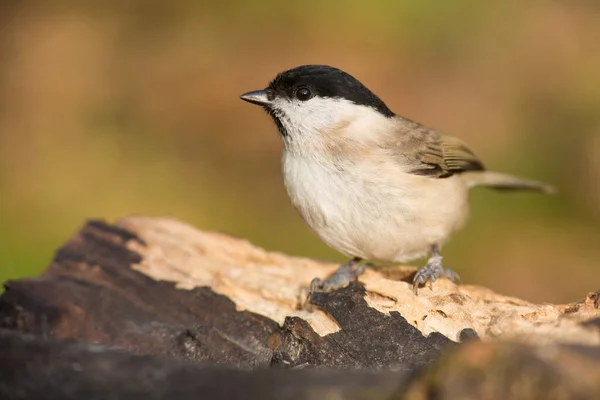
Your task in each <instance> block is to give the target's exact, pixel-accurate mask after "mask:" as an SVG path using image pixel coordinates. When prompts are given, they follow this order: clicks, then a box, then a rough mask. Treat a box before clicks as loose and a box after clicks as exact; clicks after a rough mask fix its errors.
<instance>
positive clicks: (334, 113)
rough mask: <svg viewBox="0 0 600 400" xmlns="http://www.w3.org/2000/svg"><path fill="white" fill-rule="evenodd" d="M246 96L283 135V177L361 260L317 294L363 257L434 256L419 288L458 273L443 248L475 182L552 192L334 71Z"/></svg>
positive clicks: (311, 221) (288, 76) (321, 228)
mask: <svg viewBox="0 0 600 400" xmlns="http://www.w3.org/2000/svg"><path fill="white" fill-rule="evenodd" d="M241 99H243V100H245V101H248V102H250V103H253V104H258V105H260V106H262V107H263V108H264V109H265V110H266V111H267V113H268V114H269V115H270V116H271V117H272V118H273V121H274V122H275V125H276V126H277V128H278V130H279V132H280V134H281V137H282V139H283V145H284V146H283V157H282V165H283V177H284V183H285V187H286V189H287V192H288V194H289V197H290V199H291V201H292V203H293V205H294V206H295V208H296V209H297V210H298V211H299V212H300V215H301V216H302V218H303V219H304V221H305V222H306V224H307V225H308V226H309V227H310V229H311V230H312V231H314V232H315V233H316V234H317V235H318V236H319V237H320V238H321V239H322V240H323V241H324V242H325V243H326V244H327V245H329V246H330V247H332V248H333V249H335V250H337V251H338V252H340V253H342V254H344V255H346V256H348V257H351V260H350V261H349V262H348V263H346V264H344V265H342V266H341V267H340V268H339V269H338V270H337V271H336V273H334V274H333V275H332V276H330V277H329V278H328V279H325V280H323V281H321V280H320V279H318V278H315V279H314V280H313V282H312V283H311V290H313V291H315V290H323V291H329V290H334V289H337V288H339V287H342V286H344V285H346V284H347V283H348V282H349V281H351V280H354V279H356V278H357V277H358V276H359V275H360V274H361V273H362V271H363V270H364V266H361V265H360V262H361V261H362V260H369V261H385V262H407V261H411V260H413V259H417V258H420V257H423V256H426V255H430V258H429V260H428V262H427V264H426V265H425V266H424V267H423V268H421V269H419V270H418V271H417V273H416V275H415V276H414V278H413V288H414V290H415V293H416V291H417V288H419V287H420V286H422V285H424V284H426V283H427V282H429V285H430V287H431V285H432V283H433V282H434V281H435V280H436V279H437V278H438V277H442V276H443V277H447V278H450V279H453V280H456V279H457V275H456V274H455V273H454V272H452V271H451V270H446V269H444V268H443V266H442V257H441V256H440V249H441V247H442V245H443V244H444V242H445V241H446V239H447V238H448V237H449V236H450V235H451V234H452V233H453V232H455V231H456V230H458V229H459V228H460V227H461V226H462V225H463V224H464V223H465V220H466V218H467V213H468V199H467V191H468V189H469V188H471V187H474V186H488V187H492V188H498V189H529V190H537V191H541V192H546V193H550V192H552V191H553V189H552V188H551V187H550V186H548V185H545V184H543V183H540V182H535V181H531V180H526V179H522V178H518V177H514V176H510V175H506V174H502V173H497V172H491V171H487V170H486V169H485V168H484V166H483V164H482V162H481V161H480V160H479V158H477V156H476V155H475V154H474V153H473V152H472V151H471V150H470V149H469V148H468V147H467V146H466V145H465V144H464V143H463V142H462V141H461V140H459V139H457V138H454V137H452V136H448V135H445V134H442V133H440V132H438V131H436V130H434V129H431V128H427V127H425V126H423V125H421V124H419V123H417V122H414V121H411V120H409V119H407V118H404V117H402V116H400V115H397V114H395V113H394V112H392V111H391V110H390V109H389V108H388V107H387V106H386V104H385V103H384V102H383V101H382V100H381V99H380V98H379V97H377V96H376V95H375V94H374V93H373V92H371V91H370V90H369V89H368V88H367V87H366V86H364V85H363V84H362V83H361V82H359V81H358V80H357V79H355V78H354V77H352V76H351V75H349V74H347V73H346V72H344V71H341V70H339V69H337V68H333V67H330V66H326V65H304V66H300V67H297V68H293V69H291V70H288V71H285V72H282V73H280V74H278V75H277V76H276V77H275V79H274V80H273V81H272V82H271V83H270V84H269V85H268V86H267V88H266V89H264V90H256V91H253V92H248V93H246V94H243V95H242V96H241Z"/></svg>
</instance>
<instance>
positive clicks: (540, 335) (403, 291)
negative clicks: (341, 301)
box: [117, 218, 600, 345]
mask: <svg viewBox="0 0 600 400" xmlns="http://www.w3.org/2000/svg"><path fill="white" fill-rule="evenodd" d="M117 225H118V226H120V227H122V228H125V229H127V230H128V231H130V232H134V233H135V234H136V235H137V236H138V237H140V238H141V239H143V240H144V242H145V243H147V245H142V244H141V243H140V242H138V241H131V242H130V243H129V245H128V247H129V248H130V249H133V250H135V251H136V252H137V253H139V254H140V255H141V256H142V259H141V261H140V262H139V263H136V264H135V265H134V266H133V268H134V269H136V270H137V271H140V272H142V273H144V274H145V275H148V276H150V277H152V278H154V279H157V280H164V281H170V282H176V286H177V287H178V288H182V289H191V288H194V287H198V286H208V287H210V288H212V290H214V291H215V292H217V293H220V294H223V295H225V296H227V297H228V298H230V299H231V300H232V301H233V302H234V303H235V304H236V305H237V308H238V309H243V310H248V311H252V312H255V313H257V314H261V315H264V316H266V317H268V318H270V319H273V320H274V321H276V322H277V323H280V324H281V323H283V321H284V319H285V318H286V317H289V316H298V317H300V318H302V319H304V320H306V321H308V322H309V323H310V325H311V326H312V328H313V329H314V330H315V331H316V332H317V333H318V334H320V335H327V334H329V333H333V332H336V331H337V330H338V329H339V326H338V325H337V324H336V323H335V321H334V319H332V318H331V316H330V315H328V314H327V313H326V312H323V311H322V310H320V309H319V308H316V309H315V308H313V309H310V310H308V311H303V310H301V307H300V305H301V303H302V302H303V301H304V299H305V296H306V287H307V285H308V284H309V283H310V281H311V279H312V278H314V277H324V276H326V275H327V274H329V273H331V272H332V271H333V270H334V269H335V268H337V265H335V264H331V263H324V262H318V261H315V260H310V259H306V258H295V257H289V256H286V255H283V254H280V253H274V252H267V251H265V250H263V249H260V248H258V247H256V246H253V245H252V244H250V243H249V242H247V241H245V240H241V239H238V238H234V237H231V236H227V235H224V234H221V233H212V232H203V231H199V230H197V229H194V228H193V227H191V226H189V225H186V224H183V223H181V222H178V221H176V220H170V219H161V220H158V219H154V218H127V219H123V220H121V221H119V222H118V223H117ZM414 272H415V269H414V268H411V267H395V268H393V267H392V268H386V269H381V270H379V271H367V272H366V273H365V274H364V275H363V276H362V277H361V278H360V282H362V283H364V285H365V287H366V289H367V295H366V297H365V300H366V302H367V304H368V305H369V306H370V307H373V308H375V309H376V310H378V311H380V312H382V313H385V314H386V315H389V314H390V313H392V312H398V313H399V314H400V315H402V316H403V317H404V318H405V319H406V320H407V321H408V322H409V323H410V324H412V325H413V326H414V327H416V328H417V329H419V331H421V332H422V333H423V334H424V335H428V334H430V333H432V332H439V333H441V334H442V335H444V336H446V337H448V338H450V339H451V340H458V338H459V335H460V332H461V331H462V330H463V329H465V328H470V329H473V330H475V332H477V334H478V335H479V337H481V338H482V339H484V340H485V339H511V340H518V341H523V342H530V343H535V344H543V343H550V342H554V341H560V342H567V343H580V344H593V345H598V344H600V334H599V332H598V331H597V330H594V329H590V328H589V327H586V326H584V325H582V324H581V322H583V321H586V320H588V319H591V318H594V317H598V316H600V310H599V309H598V300H597V299H598V296H597V294H595V293H590V294H588V296H587V298H586V300H584V301H582V302H581V303H580V304H579V305H578V306H573V305H552V304H533V303H530V302H527V301H523V300H520V299H517V298H514V297H506V296H502V295H499V294H497V293H494V292H492V291H491V290H489V289H486V288H482V287H477V286H469V285H462V286H457V285H455V284H453V283H452V282H450V281H448V280H445V279H440V280H438V281H437V282H436V283H435V286H434V290H433V291H431V290H429V288H423V289H421V290H419V294H418V296H415V295H414V293H413V291H412V288H411V285H410V284H409V283H408V282H410V280H411V278H412V275H413V274H414Z"/></svg>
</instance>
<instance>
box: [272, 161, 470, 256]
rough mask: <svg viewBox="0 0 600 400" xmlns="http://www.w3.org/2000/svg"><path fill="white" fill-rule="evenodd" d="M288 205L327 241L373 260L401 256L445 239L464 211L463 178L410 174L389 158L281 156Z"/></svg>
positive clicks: (419, 252) (418, 252) (422, 251)
mask: <svg viewBox="0 0 600 400" xmlns="http://www.w3.org/2000/svg"><path fill="white" fill-rule="evenodd" d="M282 161H283V176H284V182H285V186H286V189H287V191H288V194H289V196H290V199H291V201H292V203H293V205H294V206H295V207H296V209H297V210H298V211H299V213H300V214H301V216H302V218H303V219H304V221H305V222H306V224H307V225H308V226H309V227H310V228H311V229H312V230H313V231H314V232H315V233H316V234H317V235H318V236H319V237H320V238H321V239H322V240H323V241H324V242H325V243H326V244H328V245H329V246H330V247H332V248H334V249H335V250H337V251H339V252H341V253H343V254H346V255H348V256H356V257H361V258H365V259H371V260H382V261H405V260H409V259H411V258H416V257H420V256H422V255H424V254H425V253H426V252H427V251H428V249H429V248H430V246H431V245H432V244H433V243H436V242H442V241H443V240H444V239H445V238H446V236H447V235H448V234H449V233H450V232H451V231H453V230H455V229H456V228H457V227H458V226H459V225H460V224H461V223H462V221H463V220H464V217H465V215H466V209H465V207H466V188H464V185H463V184H462V181H461V180H460V179H454V177H452V178H448V179H444V180H436V179H432V178H428V177H422V176H416V175H411V174H408V173H406V172H405V171H403V169H402V168H401V166H399V165H396V164H394V163H389V164H388V163H375V162H372V161H363V162H358V161H357V160H352V161H350V160H336V161H332V160H326V162H324V161H322V160H321V159H319V158H318V157H314V155H313V156H306V157H304V156H298V155H295V154H293V153H289V152H288V153H285V152H284V155H283V160H282Z"/></svg>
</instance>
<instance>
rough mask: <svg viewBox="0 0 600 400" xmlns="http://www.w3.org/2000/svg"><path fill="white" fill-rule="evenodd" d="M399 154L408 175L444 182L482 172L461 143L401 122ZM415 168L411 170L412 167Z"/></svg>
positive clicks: (418, 126)
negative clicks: (406, 166) (462, 174)
mask: <svg viewBox="0 0 600 400" xmlns="http://www.w3.org/2000/svg"><path fill="white" fill-rule="evenodd" d="M401 122H402V128H401V135H400V136H401V137H402V139H401V141H400V142H401V143H399V145H400V148H399V151H400V152H401V153H402V154H403V158H405V161H406V163H407V165H410V166H411V168H410V169H409V170H408V172H410V173H412V174H416V175H426V176H431V177H435V178H447V177H449V176H452V175H454V174H458V173H461V172H465V171H482V170H484V169H485V167H484V166H483V163H482V162H481V161H480V160H479V158H477V156H476V155H475V154H474V153H473V152H472V151H471V150H470V149H469V148H468V147H467V145H466V144H464V143H463V142H462V141H461V140H459V139H457V138H454V137H452V136H446V135H443V134H441V133H440V132H438V131H436V130H433V129H429V128H426V127H424V126H422V125H420V124H418V123H416V122H413V121H410V120H406V119H403V120H401ZM413 165H414V167H413Z"/></svg>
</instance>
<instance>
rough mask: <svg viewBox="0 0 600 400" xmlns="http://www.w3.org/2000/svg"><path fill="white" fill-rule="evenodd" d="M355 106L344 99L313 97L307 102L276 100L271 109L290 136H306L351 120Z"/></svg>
mask: <svg viewBox="0 0 600 400" xmlns="http://www.w3.org/2000/svg"><path fill="white" fill-rule="evenodd" d="M356 108H357V106H356V105H355V104H353V103H352V102H350V101H348V100H346V99H339V98H322V97H313V98H312V99H310V100H308V101H300V100H297V99H291V100H290V99H281V98H279V99H277V100H275V101H274V102H273V109H274V112H275V114H276V115H278V116H279V119H280V120H281V123H282V124H283V125H284V127H285V128H286V130H287V131H288V132H289V133H290V134H291V135H294V134H303V135H308V134H312V133H315V132H320V131H323V130H325V129H328V128H332V127H334V126H335V125H336V124H338V123H339V122H340V121H342V120H347V119H350V118H352V116H353V114H354V113H355V112H356Z"/></svg>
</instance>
